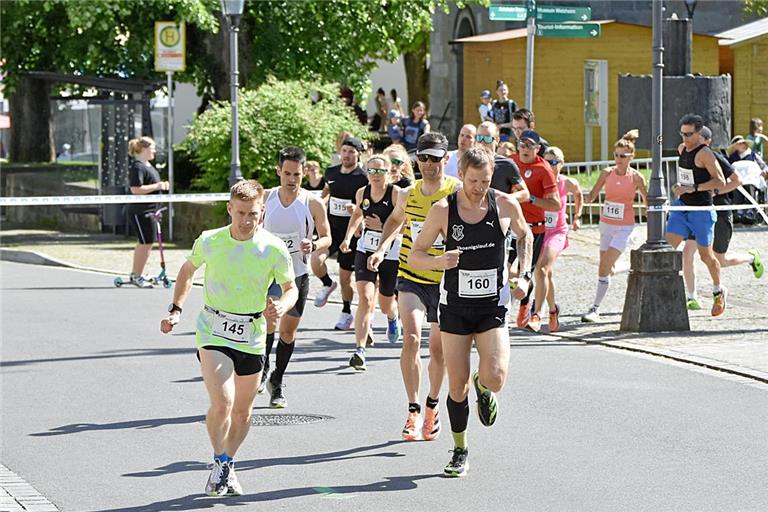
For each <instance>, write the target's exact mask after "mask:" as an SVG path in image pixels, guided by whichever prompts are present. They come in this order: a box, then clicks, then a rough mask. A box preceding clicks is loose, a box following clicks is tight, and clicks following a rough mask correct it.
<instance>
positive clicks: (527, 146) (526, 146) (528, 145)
mask: <svg viewBox="0 0 768 512" xmlns="http://www.w3.org/2000/svg"><path fill="white" fill-rule="evenodd" d="M536 146H538V144H536V143H535V142H518V143H517V147H519V148H524V149H533V148H535V147H536Z"/></svg>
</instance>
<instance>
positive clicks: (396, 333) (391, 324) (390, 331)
mask: <svg viewBox="0 0 768 512" xmlns="http://www.w3.org/2000/svg"><path fill="white" fill-rule="evenodd" d="M400 334H401V327H400V319H399V318H395V319H394V320H390V319H389V318H387V341H389V342H390V343H397V341H398V340H399V339H400Z"/></svg>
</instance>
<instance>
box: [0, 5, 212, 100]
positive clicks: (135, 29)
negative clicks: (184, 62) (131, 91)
mask: <svg viewBox="0 0 768 512" xmlns="http://www.w3.org/2000/svg"><path fill="white" fill-rule="evenodd" d="M217 5H218V1H217V0H130V1H114V0H43V1H38V0H14V1H12V2H9V1H2V2H0V20H2V27H1V28H2V30H0V45H1V46H2V48H3V59H4V61H0V66H1V67H2V70H3V72H4V73H6V74H7V85H8V87H9V90H10V91H11V92H12V90H13V87H14V86H15V82H16V79H17V74H18V73H19V72H23V71H35V70H36V71H56V72H62V73H71V74H83V75H95V76H121V77H129V78H143V79H153V78H154V79H156V78H157V77H158V74H157V73H155V71H154V30H155V27H154V22H155V21H169V20H177V21H181V20H186V21H187V23H188V25H193V26H197V27H200V28H201V29H202V30H207V31H215V30H217V27H218V21H217V18H216V17H215V16H214V15H213V14H212V13H213V11H214V9H215V8H216V6H217ZM189 64H190V65H189V66H188V70H187V71H186V72H185V73H184V74H181V76H179V77H178V78H181V79H182V80H184V79H194V78H195V77H197V76H200V74H201V72H202V71H203V70H204V67H205V63H204V62H197V61H195V60H194V59H193V60H192V62H190V63H189ZM200 66H203V69H201V67H200Z"/></svg>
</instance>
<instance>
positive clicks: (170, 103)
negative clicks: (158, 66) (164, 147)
mask: <svg viewBox="0 0 768 512" xmlns="http://www.w3.org/2000/svg"><path fill="white" fill-rule="evenodd" d="M167 74H168V184H169V186H168V193H169V194H173V71H167ZM171 240H173V203H168V237H167V238H166V241H168V242H170V241H171Z"/></svg>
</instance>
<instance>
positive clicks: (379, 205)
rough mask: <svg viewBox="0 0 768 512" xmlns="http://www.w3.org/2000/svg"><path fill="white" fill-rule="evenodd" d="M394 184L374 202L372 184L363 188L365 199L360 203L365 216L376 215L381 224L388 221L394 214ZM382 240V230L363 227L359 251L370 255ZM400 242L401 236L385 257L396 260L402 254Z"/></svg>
mask: <svg viewBox="0 0 768 512" xmlns="http://www.w3.org/2000/svg"><path fill="white" fill-rule="evenodd" d="M393 190H394V186H393V185H392V184H389V185H387V188H386V189H385V190H384V195H383V196H382V197H381V199H380V200H379V201H378V202H374V200H373V198H372V197H371V186H370V185H366V187H365V188H364V189H363V201H362V202H361V203H360V208H361V209H362V210H363V217H373V216H374V215H376V216H377V217H378V218H379V220H381V224H382V225H384V223H385V222H386V221H387V219H388V218H389V216H390V215H391V214H392V211H393V210H394V207H393V206H392V191H393ZM380 241H381V231H377V230H373V229H368V228H365V229H363V236H362V238H360V241H359V242H358V243H357V251H358V252H363V253H366V254H367V255H368V256H370V255H371V254H373V253H374V252H375V251H376V248H377V247H378V246H379V242H380ZM400 242H401V238H400V237H397V238H396V239H395V241H394V242H393V243H392V246H391V247H390V248H389V250H388V251H387V255H386V256H385V258H384V259H387V260H396V259H398V257H399V255H400Z"/></svg>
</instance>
